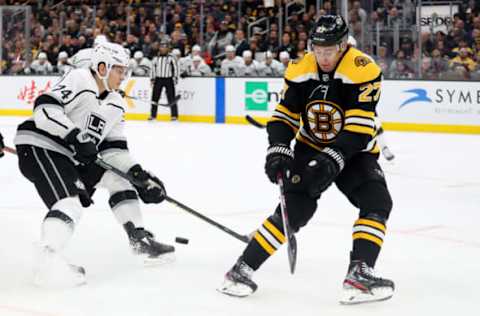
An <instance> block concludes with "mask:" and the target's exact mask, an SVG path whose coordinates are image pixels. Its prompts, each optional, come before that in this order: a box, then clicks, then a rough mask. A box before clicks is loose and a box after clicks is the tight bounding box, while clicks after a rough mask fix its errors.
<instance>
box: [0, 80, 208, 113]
mask: <svg viewBox="0 0 480 316" xmlns="http://www.w3.org/2000/svg"><path fill="white" fill-rule="evenodd" d="M59 78H60V77H54V76H51V77H50V76H48V77H45V76H0V86H1V87H2V100H1V102H0V110H14V111H15V110H31V109H32V107H33V102H34V100H35V98H36V97H37V96H38V95H40V94H41V93H43V92H44V91H49V90H51V89H52V87H53V86H54V85H55V83H56V82H57V80H59ZM123 88H124V90H125V92H126V94H127V95H130V96H133V97H136V98H139V100H134V99H128V98H126V101H127V114H147V113H150V98H151V86H150V79H149V78H143V77H133V78H130V79H129V80H128V82H126V83H125V84H124V85H123ZM176 92H177V94H179V95H180V96H181V99H180V101H179V103H178V104H179V113H180V115H187V116H210V117H214V116H215V79H214V78H186V79H183V80H180V82H179V84H178V85H177V91H176ZM160 103H167V100H166V91H165V89H164V91H163V93H162V97H161V99H160ZM12 113H13V114H15V112H12ZM163 113H165V114H167V113H169V109H168V108H162V107H160V108H159V114H163Z"/></svg>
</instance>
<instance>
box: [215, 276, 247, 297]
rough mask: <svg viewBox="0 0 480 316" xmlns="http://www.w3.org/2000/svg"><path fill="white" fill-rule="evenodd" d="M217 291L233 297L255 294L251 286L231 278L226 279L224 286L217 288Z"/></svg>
mask: <svg viewBox="0 0 480 316" xmlns="http://www.w3.org/2000/svg"><path fill="white" fill-rule="evenodd" d="M217 291H218V292H220V293H222V294H226V295H229V296H233V297H247V296H250V295H251V294H253V291H252V289H251V288H250V287H249V286H247V285H244V284H241V283H237V282H233V281H230V280H225V281H224V282H223V284H222V286H221V287H219V288H217Z"/></svg>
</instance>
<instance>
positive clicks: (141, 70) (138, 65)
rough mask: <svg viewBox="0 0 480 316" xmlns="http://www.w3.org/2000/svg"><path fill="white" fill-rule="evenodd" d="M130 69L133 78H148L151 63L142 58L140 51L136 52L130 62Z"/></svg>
mask: <svg viewBox="0 0 480 316" xmlns="http://www.w3.org/2000/svg"><path fill="white" fill-rule="evenodd" d="M130 67H131V69H132V74H133V75H134V76H139V77H148V76H149V75H150V72H151V71H152V62H151V61H150V60H149V59H148V58H146V57H144V56H143V52H142V51H141V50H137V51H136V52H135V53H134V54H133V58H132V59H131V60H130ZM130 67H129V68H130Z"/></svg>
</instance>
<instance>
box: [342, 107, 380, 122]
mask: <svg viewBox="0 0 480 316" xmlns="http://www.w3.org/2000/svg"><path fill="white" fill-rule="evenodd" d="M350 116H359V117H366V118H371V119H372V120H373V118H374V117H375V112H374V111H365V110H361V109H352V110H347V111H345V117H350Z"/></svg>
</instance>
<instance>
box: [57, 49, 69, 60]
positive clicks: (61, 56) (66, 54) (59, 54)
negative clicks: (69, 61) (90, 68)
mask: <svg viewBox="0 0 480 316" xmlns="http://www.w3.org/2000/svg"><path fill="white" fill-rule="evenodd" d="M63 58H68V53H67V52H65V51H63V50H62V51H61V52H60V53H58V59H63Z"/></svg>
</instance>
